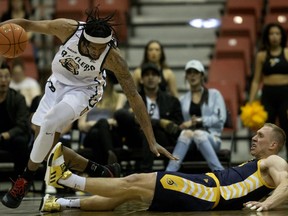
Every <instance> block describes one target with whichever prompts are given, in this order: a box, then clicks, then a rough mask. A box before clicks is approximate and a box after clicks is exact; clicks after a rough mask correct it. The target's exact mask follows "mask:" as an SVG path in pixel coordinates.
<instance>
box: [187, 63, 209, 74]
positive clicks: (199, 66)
mask: <svg viewBox="0 0 288 216" xmlns="http://www.w3.org/2000/svg"><path fill="white" fill-rule="evenodd" d="M188 69H195V70H197V71H199V72H201V73H203V74H205V69H204V66H203V64H202V63H201V62H200V61H198V60H191V61H189V62H187V63H186V66H185V71H187V70H188Z"/></svg>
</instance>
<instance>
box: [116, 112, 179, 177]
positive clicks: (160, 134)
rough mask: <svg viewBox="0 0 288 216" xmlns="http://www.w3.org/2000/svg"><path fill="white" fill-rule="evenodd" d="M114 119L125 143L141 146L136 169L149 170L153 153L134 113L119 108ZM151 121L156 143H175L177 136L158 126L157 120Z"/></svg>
mask: <svg viewBox="0 0 288 216" xmlns="http://www.w3.org/2000/svg"><path fill="white" fill-rule="evenodd" d="M115 119H116V120H117V122H118V130H119V131H120V134H122V136H124V137H125V138H126V141H125V143H127V145H128V146H129V147H130V148H132V149H133V148H142V152H143V153H142V155H143V159H142V160H141V161H138V164H136V166H137V167H138V168H137V169H139V170H137V171H139V172H151V171H152V167H153V162H154V158H155V155H154V154H153V153H152V152H151V150H150V148H149V145H148V143H147V140H146V137H145V136H144V134H143V132H142V130H141V129H140V127H139V125H138V124H137V122H136V121H135V118H134V114H133V113H130V112H129V111H128V110H125V109H123V110H119V111H117V112H116V113H115ZM151 123H152V128H153V132H154V135H155V139H156V141H157V143H159V144H160V145H161V146H164V147H165V146H171V145H175V144H176V139H177V137H176V138H175V136H174V135H170V134H168V133H166V132H165V131H164V130H163V128H161V127H160V124H159V120H153V119H152V120H151Z"/></svg>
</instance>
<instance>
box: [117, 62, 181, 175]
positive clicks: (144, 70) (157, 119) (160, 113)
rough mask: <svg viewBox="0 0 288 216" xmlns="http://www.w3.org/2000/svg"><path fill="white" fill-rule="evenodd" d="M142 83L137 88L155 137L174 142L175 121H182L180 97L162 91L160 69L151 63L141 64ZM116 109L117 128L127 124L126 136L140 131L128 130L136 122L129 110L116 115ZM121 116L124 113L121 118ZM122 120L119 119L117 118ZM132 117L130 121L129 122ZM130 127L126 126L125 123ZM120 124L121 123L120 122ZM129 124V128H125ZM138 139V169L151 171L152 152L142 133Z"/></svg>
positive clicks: (164, 141) (165, 143) (175, 133)
mask: <svg viewBox="0 0 288 216" xmlns="http://www.w3.org/2000/svg"><path fill="white" fill-rule="evenodd" d="M141 83H142V84H143V88H142V89H141V91H140V92H139V94H140V95H141V97H142V99H143V101H144V103H145V105H146V107H147V111H148V113H149V115H150V119H151V122H152V127H153V132H154V134H155V138H156V141H157V142H158V143H160V145H162V146H166V147H167V146H174V145H175V143H176V140H177V136H178V135H179V134H178V133H177V132H178V130H174V129H175V128H176V129H178V125H180V124H181V123H182V122H183V116H182V113H181V106H180V102H179V100H178V99H177V98H176V97H174V96H171V95H170V94H168V93H167V92H164V91H162V90H161V89H160V86H159V85H160V83H161V70H160V69H159V68H158V67H157V65H156V64H154V63H144V64H143V65H142V67H141ZM119 115H121V114H119V112H116V117H115V118H116V119H117V122H118V124H119V128H122V129H123V128H126V129H125V131H126V133H127V135H126V137H129V136H135V135H136V134H137V135H136V136H138V137H139V133H135V132H133V133H132V132H131V131H130V128H135V126H134V127H133V126H132V127H131V125H132V124H133V123H134V124H137V120H136V121H135V119H134V118H131V117H128V114H126V115H125V114H123V113H122V116H119ZM124 116H126V117H125V118H124ZM120 117H121V118H122V119H123V120H122V121H120V120H119V118H120ZM129 119H130V120H132V121H133V123H128V121H129ZM127 124H128V125H129V127H125V125H127ZM121 125H122V126H121ZM127 128H129V131H127ZM140 141H141V142H142V148H143V160H142V161H141V163H140V171H141V172H150V171H152V167H153V161H154V155H153V154H151V153H150V150H149V147H148V145H147V143H146V142H147V141H146V139H145V138H144V137H143V136H142V137H141V139H140Z"/></svg>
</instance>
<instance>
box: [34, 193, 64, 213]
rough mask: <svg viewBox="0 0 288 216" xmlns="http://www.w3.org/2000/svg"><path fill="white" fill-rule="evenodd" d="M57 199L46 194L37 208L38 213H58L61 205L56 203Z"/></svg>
mask: <svg viewBox="0 0 288 216" xmlns="http://www.w3.org/2000/svg"><path fill="white" fill-rule="evenodd" d="M56 201H57V198H56V197H55V196H51V195H49V194H46V195H45V196H44V197H43V198H42V200H41V204H40V207H39V211H41V212H59V211H61V205H60V204H59V203H57V202H56Z"/></svg>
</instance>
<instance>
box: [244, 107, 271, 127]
mask: <svg viewBox="0 0 288 216" xmlns="http://www.w3.org/2000/svg"><path fill="white" fill-rule="evenodd" d="M240 118H241V121H242V123H243V125H244V126H245V127H248V128H250V129H251V130H258V129H259V128H261V127H262V126H263V125H264V123H265V122H266V120H267V118H268V114H267V112H266V111H265V109H264V107H263V106H262V105H261V103H260V102H259V101H254V102H252V103H246V104H245V106H242V107H241V115H240Z"/></svg>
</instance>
